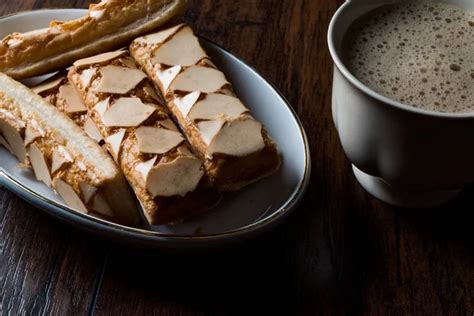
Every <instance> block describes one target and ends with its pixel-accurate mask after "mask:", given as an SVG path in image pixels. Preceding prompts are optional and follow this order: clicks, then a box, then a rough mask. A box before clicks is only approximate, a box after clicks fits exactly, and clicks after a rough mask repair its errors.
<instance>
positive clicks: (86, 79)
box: [79, 68, 97, 88]
mask: <svg viewBox="0 0 474 316" xmlns="http://www.w3.org/2000/svg"><path fill="white" fill-rule="evenodd" d="M96 74H97V69H96V68H90V69H85V70H84V71H82V72H81V74H80V75H79V80H80V81H81V84H82V87H84V88H85V87H88V86H89V85H90V84H91V82H92V78H94V76H95V75H96Z"/></svg>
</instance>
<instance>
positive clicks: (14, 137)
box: [0, 119, 26, 162]
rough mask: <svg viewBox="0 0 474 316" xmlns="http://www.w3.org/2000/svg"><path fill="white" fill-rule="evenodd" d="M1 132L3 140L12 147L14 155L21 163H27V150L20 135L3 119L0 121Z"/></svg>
mask: <svg viewBox="0 0 474 316" xmlns="http://www.w3.org/2000/svg"><path fill="white" fill-rule="evenodd" d="M0 132H1V133H2V135H3V138H5V140H6V141H7V142H8V145H10V148H11V149H12V151H13V154H14V155H15V156H16V157H17V158H18V160H19V161H20V162H25V161H26V149H25V145H24V144H23V138H22V137H21V135H20V133H19V132H18V131H17V130H16V129H15V128H13V127H12V126H10V125H9V124H8V123H7V122H5V121H4V120H2V119H0Z"/></svg>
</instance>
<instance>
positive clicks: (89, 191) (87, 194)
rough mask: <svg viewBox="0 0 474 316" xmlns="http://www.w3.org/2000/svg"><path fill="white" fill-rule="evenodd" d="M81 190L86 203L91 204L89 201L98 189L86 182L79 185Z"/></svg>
mask: <svg viewBox="0 0 474 316" xmlns="http://www.w3.org/2000/svg"><path fill="white" fill-rule="evenodd" d="M79 189H80V190H81V195H82V198H83V201H84V203H86V204H87V203H89V201H90V200H91V199H92V198H93V197H94V195H95V194H96V193H97V191H98V189H97V188H96V187H94V186H92V185H90V184H88V183H86V182H81V183H80V184H79Z"/></svg>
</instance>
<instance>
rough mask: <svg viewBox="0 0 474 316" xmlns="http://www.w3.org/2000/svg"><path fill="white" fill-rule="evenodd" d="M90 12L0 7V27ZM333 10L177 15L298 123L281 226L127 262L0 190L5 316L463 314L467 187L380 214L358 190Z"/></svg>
mask: <svg viewBox="0 0 474 316" xmlns="http://www.w3.org/2000/svg"><path fill="white" fill-rule="evenodd" d="M88 3H89V1H72V0H55V1H42V0H16V1H10V0H8V1H7V0H0V15H4V14H10V13H14V12H17V11H22V10H30V9H40V8H50V7H77V8H79V7H86V6H87V4H88ZM341 3H342V0H337V1H334V0H274V1H272V0H242V1H229V0H205V1H199V0H192V1H190V8H189V10H188V12H187V14H186V16H185V20H186V21H187V22H189V23H190V24H191V25H192V26H193V27H194V28H195V30H196V31H197V33H198V34H200V35H203V36H205V37H208V38H210V39H212V40H213V41H215V42H217V43H219V44H221V45H222V46H224V47H225V48H226V49H228V50H230V51H231V52H233V53H234V54H236V55H237V56H239V57H241V58H242V59H243V60H245V61H246V62H247V63H249V64H250V65H251V66H253V67H255V68H256V69H257V70H258V71H259V72H260V73H261V74H262V75H263V76H264V77H266V78H267V79H268V80H270V81H271V82H273V83H275V85H276V86H277V87H278V88H279V89H280V90H281V91H282V92H283V94H284V95H285V96H286V97H287V98H288V99H289V100H290V103H291V104H292V105H293V107H294V108H295V109H296V110H297V112H298V114H299V115H300V117H301V119H302V121H303V124H304V126H305V128H306V131H307V133H308V137H309V140H310V143H311V150H312V158H313V176H312V180H311V185H310V189H309V192H308V194H307V196H306V198H305V199H304V202H303V204H302V205H301V206H300V207H299V209H298V210H297V211H296V212H295V213H294V214H293V215H292V216H291V217H290V219H289V220H288V221H287V222H286V223H285V224H283V225H282V226H280V227H279V228H278V229H276V230H275V231H273V232H271V233H268V234H266V235H264V236H262V237H260V238H258V239H256V240H253V241H250V242H246V243H245V244H241V245H237V246H233V247H231V248H226V249H221V250H210V251H208V252H206V253H195V254H169V253H160V252H157V251H154V252H150V251H143V250H133V249H129V248H126V247H124V246H120V245H116V244H113V243H110V242H107V241H103V240H100V239H97V238H94V237H90V236H87V235H85V234H83V233H81V232H78V231H76V230H75V229H74V228H73V227H71V226H67V225H64V224H62V223H60V222H58V221H56V220H54V219H52V218H50V217H48V216H47V215H45V214H43V213H42V212H41V211H39V210H37V209H35V208H34V207H32V206H30V205H28V204H26V203H25V202H23V201H21V200H19V199H18V198H17V197H15V196H14V195H13V194H12V193H10V192H8V191H6V190H5V189H1V188H0V235H1V237H0V253H1V256H0V314H8V313H9V312H10V313H11V314H19V313H26V314H33V315H40V314H45V315H47V314H51V313H54V314H58V315H65V314H74V315H81V314H87V313H96V314H97V315H101V314H104V315H105V314H108V315H119V314H123V315H132V314H156V315H207V314H216V315H225V314H238V315H251V314H260V315H276V314H305V315H311V314H342V313H364V314H373V315H390V314H426V315H441V314H448V315H472V314H473V313H474V297H473V295H474V256H473V250H474V247H473V243H472V240H473V239H472V235H473V234H472V232H473V229H472V227H473V221H472V220H473V219H474V215H472V213H473V211H474V197H472V195H473V194H472V193H473V190H472V188H471V189H468V190H466V191H465V192H464V193H463V194H462V195H461V197H460V198H459V199H457V200H456V201H453V202H452V203H450V204H448V205H445V206H444V207H440V208H436V209H426V210H413V209H398V208H393V207H389V206H387V205H384V204H383V203H381V202H378V201H377V200H375V199H373V198H371V197H370V196H368V195H367V194H366V193H365V192H364V191H363V189H361V188H360V187H359V185H358V184H357V183H356V181H355V179H354V176H353V175H352V172H351V169H350V164H349V162H348V161H347V160H346V158H345V156H344V154H343V152H342V150H341V147H340V145H339V141H338V138H337V135H336V131H335V129H334V127H333V123H332V118H331V112H330V96H331V78H332V63H331V60H330V56H329V53H328V51H327V48H326V29H327V25H328V23H329V19H330V17H331V15H332V14H333V13H334V11H335V10H336V8H337V6H338V5H339V4H341ZM473 163H474V162H473Z"/></svg>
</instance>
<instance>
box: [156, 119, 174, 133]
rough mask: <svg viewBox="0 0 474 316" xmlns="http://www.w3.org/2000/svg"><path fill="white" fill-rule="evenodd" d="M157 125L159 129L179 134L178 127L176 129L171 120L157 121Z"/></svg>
mask: <svg viewBox="0 0 474 316" xmlns="http://www.w3.org/2000/svg"><path fill="white" fill-rule="evenodd" d="M158 125H160V127H163V128H166V129H169V130H170V131H173V132H177V133H179V129H178V127H177V126H176V124H175V123H174V122H173V121H172V120H170V119H166V120H164V121H159V122H158Z"/></svg>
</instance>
